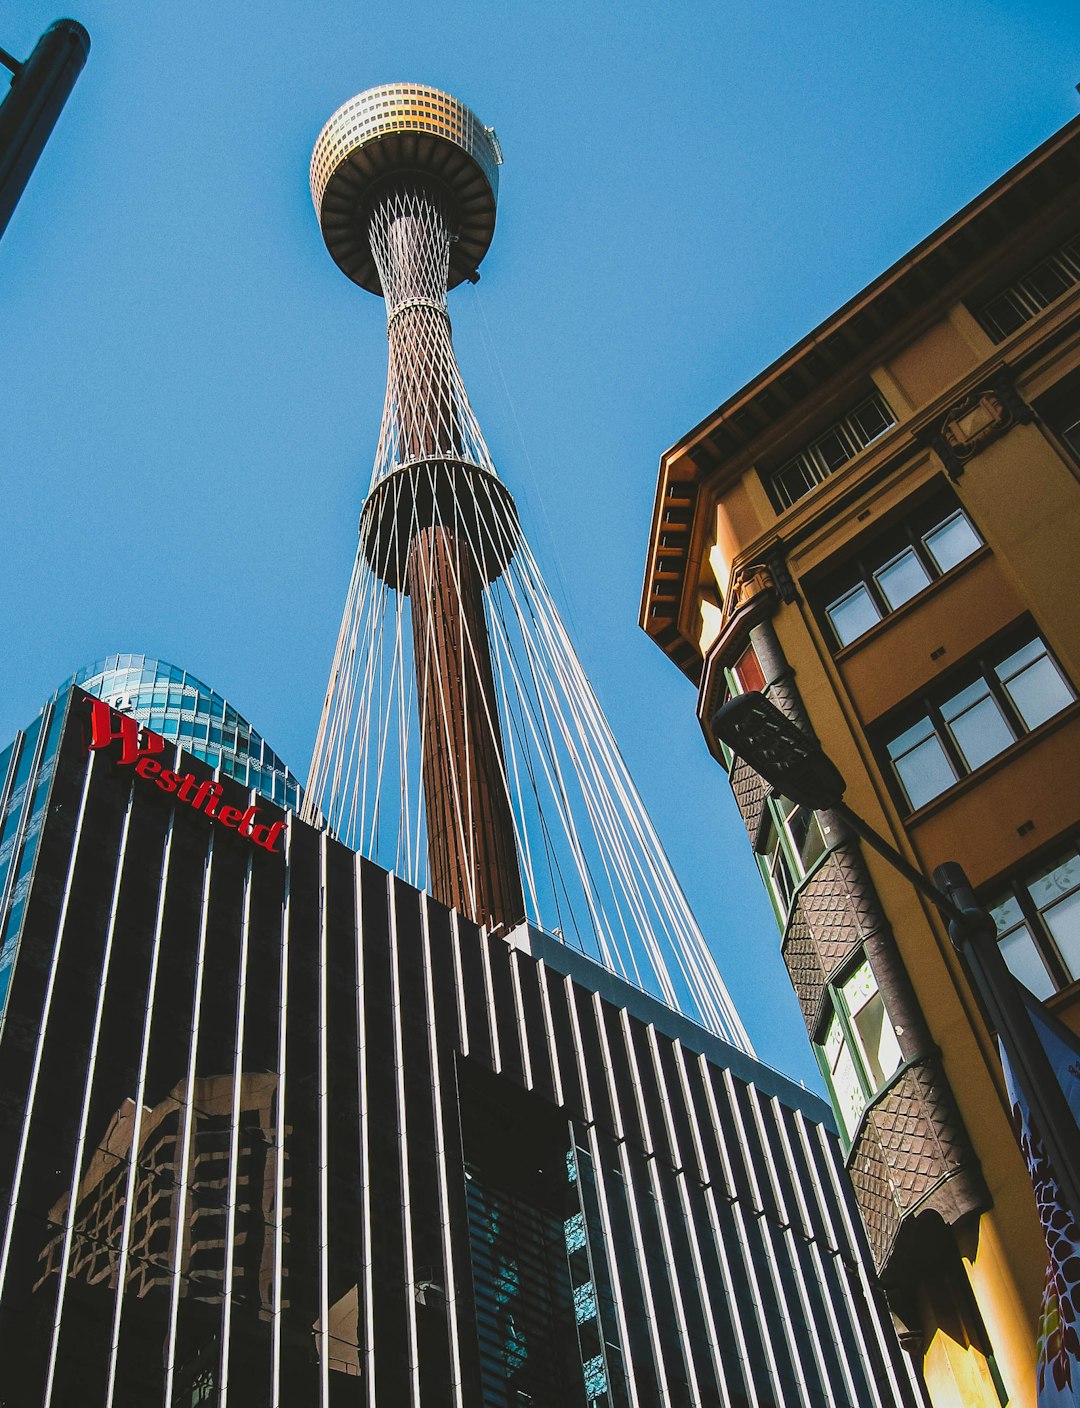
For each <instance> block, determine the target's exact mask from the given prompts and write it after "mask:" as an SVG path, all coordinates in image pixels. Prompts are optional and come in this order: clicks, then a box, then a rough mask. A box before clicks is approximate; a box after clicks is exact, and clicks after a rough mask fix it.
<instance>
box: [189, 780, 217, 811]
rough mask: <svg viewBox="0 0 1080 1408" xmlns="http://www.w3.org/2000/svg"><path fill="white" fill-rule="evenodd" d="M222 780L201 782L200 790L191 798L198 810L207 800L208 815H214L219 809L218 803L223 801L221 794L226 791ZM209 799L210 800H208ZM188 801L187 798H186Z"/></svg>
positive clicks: (192, 803)
mask: <svg viewBox="0 0 1080 1408" xmlns="http://www.w3.org/2000/svg"><path fill="white" fill-rule="evenodd" d="M224 790H225V789H224V788H223V787H222V785H221V783H220V782H200V783H199V790H198V791H197V792H196V793H195V795H194V797H192V799H191V805H192V806H193V807H194V809H195V810H196V811H198V810H199V809H200V807H202V805H203V803H204V802H206V815H207V816H213V815H214V812H215V811H216V810H217V805H218V803H219V802H220V801H221V794H222V793H223V792H224ZM208 799H209V800H208ZM184 801H185V802H186V801H187V798H186V797H185V798H184Z"/></svg>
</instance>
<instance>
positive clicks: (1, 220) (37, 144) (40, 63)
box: [0, 20, 90, 235]
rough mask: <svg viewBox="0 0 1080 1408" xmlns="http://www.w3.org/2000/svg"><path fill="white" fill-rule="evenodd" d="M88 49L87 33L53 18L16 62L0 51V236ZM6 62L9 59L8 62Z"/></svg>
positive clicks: (65, 100) (68, 21) (72, 21)
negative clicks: (3, 85)
mask: <svg viewBox="0 0 1080 1408" xmlns="http://www.w3.org/2000/svg"><path fill="white" fill-rule="evenodd" d="M89 52H90V36H89V34H87V32H86V30H85V29H83V27H82V25H81V24H78V23H77V22H76V21H75V20H57V21H56V23H55V24H51V25H50V26H49V28H48V29H47V30H46V31H45V33H44V34H43V35H42V36H41V38H40V39H39V40H38V42H37V45H36V47H35V48H34V52H33V53H32V54H31V55H30V57H29V58H28V59H27V60H26V62H25V63H23V64H20V63H18V61H17V60H13V59H11V55H10V54H8V53H7V52H6V51H4V53H3V63H4V65H5V67H8V68H11V66H12V64H14V65H15V67H14V69H13V72H14V75H15V76H14V78H13V79H12V80H11V87H10V89H9V90H8V93H7V96H6V97H5V98H4V101H3V102H2V103H0V235H3V233H4V231H5V230H6V229H7V226H8V221H9V220H10V219H11V216H12V213H13V212H14V210H15V207H16V205H17V204H18V202H19V197H20V196H21V195H22V193H23V190H24V188H25V186H26V183H27V181H28V180H29V179H30V173H31V172H32V171H33V169H34V167H35V166H36V165H37V160H38V157H39V156H40V155H41V153H42V151H43V150H44V147H45V143H46V142H47V141H48V138H49V134H50V133H51V132H52V130H53V127H54V126H55V125H56V119H57V118H58V117H59V116H60V112H61V110H62V109H63V106H64V104H65V103H66V102H67V100H68V96H69V94H70V93H71V90H72V88H73V87H74V86H75V80H76V79H77V78H78V76H79V74H80V73H81V72H82V70H83V65H84V64H85V63H86V56H87V54H88V53H89ZM9 61H10V62H9Z"/></svg>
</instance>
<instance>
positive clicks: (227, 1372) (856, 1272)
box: [0, 690, 920, 1408]
mask: <svg viewBox="0 0 1080 1408" xmlns="http://www.w3.org/2000/svg"><path fill="white" fill-rule="evenodd" d="M125 697H126V696H125ZM88 712H89V700H88V699H87V697H86V696H85V695H84V694H82V693H81V692H80V691H78V690H73V691H71V693H70V695H69V696H67V697H66V698H64V699H61V700H59V701H57V705H56V713H55V718H56V719H60V720H63V728H62V732H60V733H54V732H53V731H52V724H51V723H50V722H49V720H48V711H47V715H46V722H45V724H44V725H43V727H44V728H45V730H46V731H45V734H44V735H39V736H43V737H44V738H45V743H44V744H43V745H42V747H41V748H38V749H37V754H36V756H37V759H38V761H37V762H36V763H33V764H32V766H31V767H30V768H29V770H28V771H27V772H26V773H25V775H24V780H23V781H21V782H20V785H23V786H25V787H26V788H27V791H26V792H25V793H24V794H23V795H24V798H25V797H27V796H36V795H37V794H38V792H43V793H44V797H43V806H42V807H41V809H40V813H39V814H40V816H41V818H42V820H41V823H40V826H39V830H38V836H37V852H36V861H35V864H34V867H33V871H32V874H31V877H30V881H29V885H28V888H27V890H26V893H25V895H24V897H23V906H24V909H23V918H22V933H23V938H22V943H21V945H20V948H19V950H18V954H17V957H16V961H15V964H14V968H13V971H12V975H11V983H10V993H9V1002H8V1012H7V1019H6V1021H5V1023H4V1025H3V1027H2V1029H0V1361H2V1362H3V1365H4V1396H5V1399H6V1401H10V1402H11V1403H13V1404H19V1405H24V1404H25V1405H30V1404H34V1405H37V1404H45V1403H51V1404H55V1405H68V1404H75V1403H94V1404H98V1403H100V1404H109V1405H121V1404H125V1405H127V1404H130V1405H135V1404H138V1405H140V1408H142V1405H147V1404H163V1405H178V1404H183V1405H185V1408H187V1405H190V1404H195V1403H206V1404H214V1405H219V1408H222V1406H223V1405H225V1404H232V1405H234V1408H248V1405H250V1408H265V1405H281V1406H282V1408H286V1406H291V1405H300V1404H303V1405H312V1408H316V1405H317V1408H342V1406H343V1405H357V1408H361V1405H363V1408H372V1405H375V1404H379V1405H382V1404H387V1405H402V1408H409V1405H411V1408H435V1405H438V1406H439V1408H443V1405H445V1408H521V1405H526V1404H532V1405H535V1408H540V1405H551V1404H555V1405H557V1406H558V1408H572V1406H573V1405H579V1408H631V1405H633V1408H690V1405H695V1408H706V1405H707V1406H708V1408H717V1405H725V1408H728V1406H729V1405H730V1408H742V1405H748V1404H755V1405H757V1408H780V1405H783V1408H788V1406H789V1405H792V1404H798V1405H802V1408H818V1406H819V1405H821V1408H824V1406H825V1405H830V1406H831V1408H885V1405H890V1408H891V1406H892V1405H896V1404H900V1405H904V1408H915V1405H916V1404H917V1403H918V1402H919V1401H920V1400H919V1397H918V1395H917V1392H916V1391H915V1389H914V1388H913V1386H912V1383H911V1379H910V1376H909V1372H908V1368H907V1362H906V1360H905V1358H904V1356H903V1354H902V1353H901V1351H900V1349H899V1346H898V1344H897V1341H896V1338H895V1335H894V1333H893V1330H892V1326H891V1323H890V1321H889V1317H888V1315H887V1313H885V1311H884V1310H883V1305H882V1302H881V1299H880V1296H879V1293H878V1291H877V1288H876V1286H875V1284H874V1281H873V1278H872V1274H871V1272H870V1270H869V1267H870V1260H869V1253H868V1249H867V1247H866V1243H865V1241H864V1239H863V1238H862V1235H861V1232H860V1231H859V1229H858V1221H857V1217H856V1215H855V1210H854V1203H853V1200H852V1196H851V1193H850V1190H849V1189H848V1187H847V1185H846V1184H845V1182H844V1180H843V1166H842V1160H841V1157H840V1152H839V1148H838V1144H837V1139H836V1135H835V1131H834V1129H833V1127H832V1125H831V1122H830V1117H829V1114H828V1111H827V1109H826V1107H825V1106H824V1105H823V1103H822V1102H821V1101H819V1100H817V1099H816V1098H814V1097H812V1096H810V1095H808V1094H807V1093H806V1092H805V1091H803V1090H801V1089H800V1088H799V1087H797V1086H795V1085H793V1084H792V1083H791V1082H789V1081H787V1080H786V1079H785V1078H784V1077H782V1076H780V1075H778V1074H777V1073H776V1072H773V1071H770V1070H768V1069H767V1068H766V1067H764V1066H761V1065H760V1064H759V1063H758V1062H756V1061H755V1060H753V1059H752V1058H750V1057H748V1056H746V1055H745V1054H744V1053H742V1052H740V1051H737V1050H735V1049H734V1048H731V1047H729V1046H727V1045H726V1044H725V1043H724V1042H722V1041H721V1040H720V1039H719V1038H717V1037H715V1036H712V1035H711V1034H709V1033H707V1032H705V1031H703V1030H702V1029H701V1028H699V1027H697V1026H696V1025H695V1024H694V1023H692V1022H690V1021H689V1020H688V1019H686V1018H684V1017H682V1016H680V1015H679V1014H677V1013H675V1012H673V1011H672V1010H670V1009H669V1008H666V1007H665V1006H663V1005H662V1004H661V1003H659V1002H658V1001H656V1000H655V999H653V998H650V997H648V996H647V995H645V994H643V993H641V992H640V991H638V990H636V989H633V988H631V987H629V986H628V985H627V984H626V983H624V982H622V981H621V980H620V979H618V978H616V977H615V976H614V975H613V974H611V973H610V972H607V971H606V970H604V969H602V968H601V967H600V966H599V965H597V964H595V963H593V962H592V961H591V960H589V959H587V958H585V957H584V956H582V955H580V954H576V953H575V952H574V951H573V950H570V949H568V948H567V947H566V946H565V945H563V944H561V943H559V942H558V941H556V940H554V939H551V938H548V937H547V936H545V935H543V934H541V933H539V932H538V931H536V930H533V929H531V928H528V927H525V926H523V927H522V928H521V929H519V930H517V931H515V932H514V933H513V934H512V935H511V936H510V938H509V939H502V938H495V937H492V936H490V935H484V934H482V933H481V932H480V931H479V930H477V929H476V928H474V927H473V926H471V925H469V924H467V923H466V922H464V921H462V920H461V919H459V918H458V917H457V916H456V915H455V914H453V913H452V912H451V911H449V910H446V909H444V908H443V907H442V906H440V905H438V904H436V903H435V902H434V901H432V900H431V899H429V898H427V897H425V896H423V895H421V894H419V893H418V892H417V891H415V890H413V889H411V888H410V887H409V886H407V885H405V884H404V883H403V882H401V881H400V880H397V879H396V878H394V877H393V876H391V875H388V874H387V873H386V872H385V871H383V870H380V869H379V868H378V867H376V866H375V865H373V864H372V863H370V862H368V861H365V860H364V859H362V858H361V857H360V856H358V855H357V854H355V853H354V852H352V851H350V850H348V849H347V848H346V847H344V846H343V845H341V844H340V843H339V842H337V841H335V840H334V839H333V838H332V837H331V836H330V835H329V834H328V833H326V832H325V831H324V832H319V831H316V830H314V829H312V828H310V827H308V826H306V825H304V824H302V823H300V822H299V821H297V820H296V818H295V817H293V816H285V815H283V816H282V819H283V820H284V821H285V823H286V828H287V829H286V832H285V846H284V850H283V851H278V852H275V853H272V852H269V851H267V850H264V849H260V848H259V847H258V846H255V845H251V844H249V841H248V839H247V838H245V836H244V834H243V832H241V831H239V830H238V829H236V828H232V829H228V828H227V826H220V825H218V819H217V817H211V816H209V815H207V814H205V813H204V812H200V811H199V810H197V809H196V807H195V806H194V805H192V804H188V805H184V804H182V803H181V804H178V798H177V796H176V795H174V794H167V793H165V792H163V791H162V790H161V789H160V788H159V787H158V786H157V785H156V784H155V782H154V780H153V778H154V773H153V772H152V770H150V769H147V770H144V772H143V773H140V772H139V771H138V767H137V766H132V765H131V763H130V760H129V761H128V763H127V764H125V762H124V756H123V750H122V746H121V740H120V739H117V741H116V744H115V745H114V746H113V747H111V749H105V748H101V749H97V750H94V751H91V752H90V753H89V754H88V753H87V750H86V747H85V740H86V732H85V718H86V716H87V714H88ZM29 737H30V735H29V734H28V735H27V738H29ZM53 739H56V740H57V742H56V743H55V744H54V743H53V742H52V740H53ZM24 743H25V740H24ZM31 746H35V747H36V744H34V745H31ZM50 749H52V753H51V756H50V755H49V750H50ZM167 761H168V762H169V763H170V765H171V766H174V767H175V768H176V769H177V770H185V771H190V772H191V773H192V774H193V775H194V777H195V778H198V779H204V778H208V777H209V776H210V768H209V766H208V765H207V764H205V763H201V762H199V761H198V760H197V759H195V758H194V757H192V756H183V755H182V754H180V752H179V750H178V749H177V750H176V756H175V758H169V759H167ZM46 773H48V776H47V777H46ZM223 789H224V794H225V795H224V799H223V807H222V811H224V806H225V805H227V806H236V807H241V806H243V805H244V804H245V803H246V802H247V801H248V800H249V799H250V795H251V794H250V793H249V792H247V791H246V790H245V789H243V788H242V787H241V786H240V784H238V783H236V782H234V781H232V780H229V779H225V780H224V782H223ZM34 806H35V804H34V803H31V804H30V810H31V811H32V810H33V808H34ZM24 810H25V809H24Z"/></svg>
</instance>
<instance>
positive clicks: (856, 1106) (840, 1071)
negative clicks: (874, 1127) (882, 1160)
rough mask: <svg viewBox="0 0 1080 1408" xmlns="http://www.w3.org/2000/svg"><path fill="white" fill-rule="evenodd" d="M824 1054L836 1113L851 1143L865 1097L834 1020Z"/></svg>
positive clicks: (836, 1021)
mask: <svg viewBox="0 0 1080 1408" xmlns="http://www.w3.org/2000/svg"><path fill="white" fill-rule="evenodd" d="M825 1051H826V1054H827V1055H828V1058H829V1073H830V1075H831V1077H832V1087H833V1092H834V1094H835V1096H836V1112H837V1114H838V1115H839V1117H840V1120H841V1123H842V1124H843V1126H844V1129H845V1131H846V1132H847V1136H848V1138H849V1139H850V1138H851V1136H852V1135H853V1134H854V1132H855V1127H856V1125H857V1124H858V1123H859V1117H860V1115H861V1114H862V1112H863V1110H865V1109H866V1096H865V1095H864V1094H863V1089H862V1086H861V1085H860V1084H859V1076H858V1073H857V1071H856V1070H855V1062H854V1061H853V1060H852V1059H851V1052H850V1051H849V1050H848V1048H847V1045H846V1043H845V1042H844V1033H843V1028H842V1027H841V1025H840V1021H839V1018H837V1017H834V1018H833V1019H832V1021H831V1022H830V1023H829V1028H828V1031H827V1032H826V1034H825Z"/></svg>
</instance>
